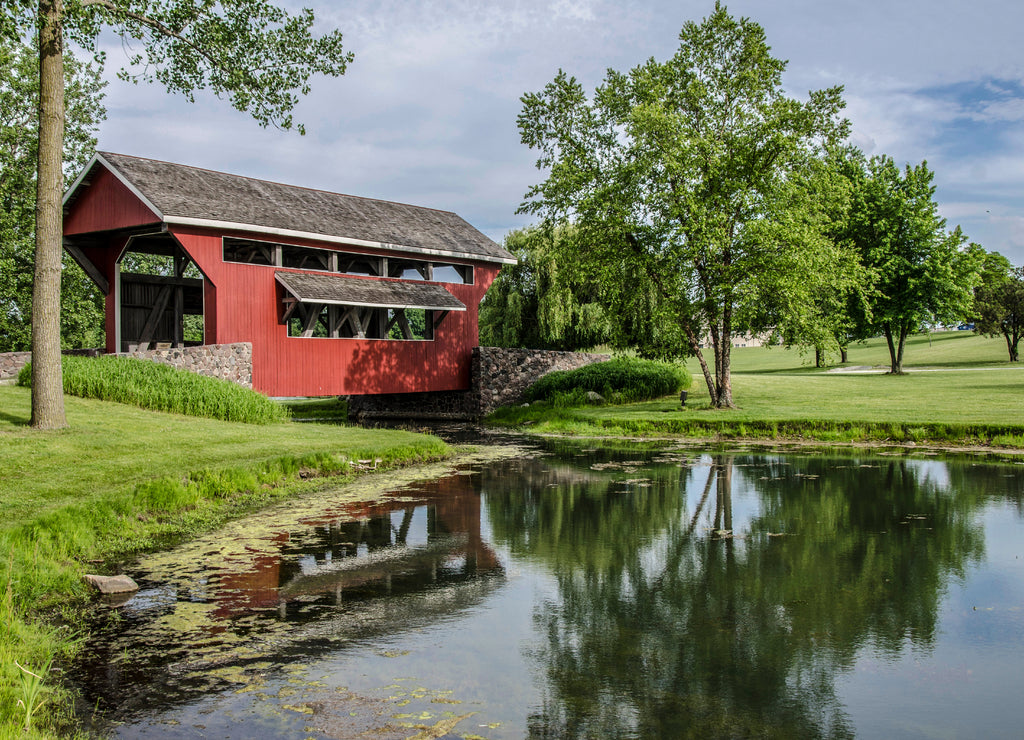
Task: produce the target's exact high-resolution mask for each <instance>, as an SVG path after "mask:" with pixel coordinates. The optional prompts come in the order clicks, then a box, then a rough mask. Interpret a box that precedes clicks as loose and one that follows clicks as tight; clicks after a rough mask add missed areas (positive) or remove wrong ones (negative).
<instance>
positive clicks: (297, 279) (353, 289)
mask: <svg viewBox="0 0 1024 740" xmlns="http://www.w3.org/2000/svg"><path fill="white" fill-rule="evenodd" d="M274 276H275V277H276V278H277V282H279V283H281V285H283V286H284V288H285V290H287V291H288V293H290V294H291V295H292V296H293V297H295V298H297V299H298V300H299V301H301V302H303V303H336V304H340V305H345V306H376V307H379V308H425V309H431V310H438V311H465V310H466V306H465V305H464V304H463V303H462V301H460V300H459V299H458V298H456V297H455V296H453V295H452V294H451V293H449V292H448V291H447V290H445V289H444V288H443V287H441V286H440V285H431V284H429V283H416V282H407V281H404V280H379V279H366V278H357V277H344V276H341V275H323V274H318V273H315V272H283V271H279V272H275V273H274Z"/></svg>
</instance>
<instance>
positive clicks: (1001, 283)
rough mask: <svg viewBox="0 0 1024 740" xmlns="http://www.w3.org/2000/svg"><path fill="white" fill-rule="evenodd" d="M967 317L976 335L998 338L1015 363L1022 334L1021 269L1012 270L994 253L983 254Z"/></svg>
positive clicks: (1023, 291)
mask: <svg viewBox="0 0 1024 740" xmlns="http://www.w3.org/2000/svg"><path fill="white" fill-rule="evenodd" d="M970 316H971V318H972V320H973V321H974V331H976V332H978V333H979V334H987V335H988V336H990V337H994V336H997V335H999V334H1002V335H1003V337H1004V338H1005V339H1006V349H1007V351H1008V352H1009V353H1010V362H1019V361H1020V352H1019V349H1018V347H1019V344H1020V338H1021V335H1022V334H1024V267H1017V268H1014V267H1012V266H1011V265H1010V261H1009V260H1008V259H1006V257H1004V256H1003V255H1001V254H999V253H998V252H990V253H989V254H986V255H985V261H984V263H983V265H982V269H981V284H980V285H978V286H977V287H976V288H975V289H974V308H973V311H972V312H971V314H970Z"/></svg>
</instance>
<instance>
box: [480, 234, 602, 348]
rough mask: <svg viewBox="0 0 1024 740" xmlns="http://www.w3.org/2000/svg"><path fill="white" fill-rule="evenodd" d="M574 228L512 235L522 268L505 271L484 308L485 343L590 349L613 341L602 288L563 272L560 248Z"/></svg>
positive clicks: (511, 246) (510, 243) (510, 246)
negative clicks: (599, 298) (598, 295)
mask: <svg viewBox="0 0 1024 740" xmlns="http://www.w3.org/2000/svg"><path fill="white" fill-rule="evenodd" d="M569 238H572V234H571V229H570V228H569V227H557V228H554V229H546V228H543V227H534V228H528V229H520V230H518V231H513V232H511V233H510V234H509V235H508V236H506V237H505V249H507V250H508V251H509V252H511V253H512V254H514V255H515V256H516V259H517V260H518V262H517V263H516V264H515V265H510V266H508V267H505V268H503V269H502V271H501V272H500V273H499V274H498V277H497V278H496V279H495V281H494V283H493V284H492V285H491V287H490V289H489V290H488V291H487V295H486V296H485V297H484V300H483V302H482V303H481V304H480V342H481V344H484V345H492V346H497V347H531V348H534V349H558V350H580V349H590V348H591V347H594V346H596V345H599V344H603V343H605V342H607V341H608V340H609V333H608V321H607V319H606V318H605V316H604V311H603V310H602V309H601V306H600V305H599V304H598V302H597V299H596V291H597V287H598V286H596V285H594V284H592V283H587V282H583V281H581V280H580V279H579V278H580V277H581V276H580V275H579V274H578V273H576V272H575V271H572V270H566V269H562V266H561V265H560V263H559V261H558V259H557V254H558V251H559V250H558V248H557V246H556V242H561V241H564V240H566V239H569Z"/></svg>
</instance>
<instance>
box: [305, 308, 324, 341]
mask: <svg viewBox="0 0 1024 740" xmlns="http://www.w3.org/2000/svg"><path fill="white" fill-rule="evenodd" d="M305 308H306V311H308V313H307V314H306V316H305V321H304V322H303V324H302V336H304V337H311V336H313V331H314V330H315V329H316V322H317V321H318V320H319V319H320V311H321V310H322V308H323V304H320V303H308V304H305Z"/></svg>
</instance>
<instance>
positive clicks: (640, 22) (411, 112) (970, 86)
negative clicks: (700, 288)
mask: <svg viewBox="0 0 1024 740" xmlns="http://www.w3.org/2000/svg"><path fill="white" fill-rule="evenodd" d="M305 4H310V5H312V6H313V8H314V10H315V11H316V12H317V16H318V19H320V22H321V23H322V24H324V25H325V27H327V26H331V27H338V28H340V29H341V30H342V32H343V33H344V35H345V41H346V46H347V47H348V48H349V49H350V50H352V51H354V52H355V55H356V59H355V62H354V63H353V64H352V65H351V67H350V68H349V72H348V73H347V74H346V75H345V76H343V77H340V78H337V79H319V80H316V81H314V90H313V93H312V94H311V95H310V96H309V97H308V98H306V99H305V100H303V101H302V102H301V104H300V106H299V108H298V110H297V115H296V118H297V119H298V120H301V121H302V122H303V123H305V125H306V128H307V132H308V133H307V135H306V136H304V137H300V136H299V135H298V134H296V133H295V132H284V131H279V130H276V129H261V128H260V127H259V126H258V125H256V124H255V123H253V122H252V121H251V120H250V119H248V118H247V117H246V116H244V115H243V114H240V113H237V112H235V111H233V110H231V108H230V106H229V105H228V104H227V103H226V102H224V101H220V100H217V99H215V98H213V97H212V96H204V95H200V96H198V97H197V102H196V103H195V104H189V103H187V102H186V101H185V100H184V99H182V98H181V97H176V96H170V95H168V94H166V93H165V92H164V91H163V90H162V89H161V88H160V87H158V86H134V85H131V84H128V83H124V82H121V81H119V80H116V79H114V75H115V73H116V71H117V68H118V65H119V64H121V63H122V60H123V58H124V54H123V51H122V49H121V46H120V43H119V42H114V41H111V43H110V44H109V48H108V70H107V73H108V76H109V77H110V79H111V81H110V85H109V87H108V91H107V106H108V114H109V115H108V120H107V121H106V122H105V123H104V125H103V127H102V128H101V130H100V137H99V139H100V141H99V145H100V148H101V149H105V150H109V151H116V152H121V153H124V154H135V155H139V156H146V157H154V158H158V159H165V160H170V161H176V162H182V163H185V164H192V165H196V166H199V167H206V168H210V169H216V170H224V171H228V172H234V173H237V174H243V175H248V176H252V177H259V178H264V179H270V180H276V181H281V182H287V183H292V184H296V185H303V186H307V187H315V188H323V189H325V190H333V191H337V192H344V193H350V194H354V195H363V196H367V197H375V198H383V199H386V200H396V201H402V202H407V203H414V204H418V205H425V206H431V207H435V208H442V209H445V210H452V211H455V212H456V213H458V214H459V215H461V216H463V217H464V218H465V219H467V220H468V221H469V222H470V223H472V224H473V225H474V226H476V227H477V228H479V229H480V230H481V231H483V232H485V233H486V234H488V236H490V237H491V238H492V239H495V240H496V241H500V240H501V239H502V238H503V237H504V235H505V234H506V233H507V232H508V231H509V230H511V229H513V228H517V227H519V226H523V225H525V224H526V223H528V219H527V217H525V216H517V215H516V213H515V212H516V208H517V207H518V206H519V204H520V202H521V201H522V197H523V194H524V193H525V192H526V190H527V189H528V188H529V187H530V185H532V184H534V183H536V182H537V181H538V180H539V178H541V176H542V175H541V173H540V172H539V171H538V170H536V169H535V168H534V166H533V163H534V160H535V154H534V153H533V152H531V151H530V150H529V149H527V148H526V147H525V146H523V145H522V144H521V143H520V142H519V134H518V131H517V129H516V125H515V120H516V115H517V114H518V112H519V109H520V101H519V98H520V96H521V95H523V94H524V93H526V92H534V91H538V90H540V89H541V88H542V87H543V86H544V85H545V84H546V83H547V82H549V81H550V80H551V79H552V78H553V77H554V75H555V73H556V72H557V70H558V69H559V68H562V69H564V70H565V71H566V72H568V73H570V74H572V75H574V76H576V77H577V78H578V79H580V80H581V82H583V84H584V85H585V87H586V88H587V89H589V90H592V89H593V88H594V87H595V86H596V85H597V84H598V83H599V82H600V80H601V78H602V77H603V76H604V73H605V70H606V69H607V68H609V67H611V68H614V69H618V70H623V71H624V70H628V69H630V68H631V67H633V66H635V65H637V64H639V63H641V62H643V61H644V60H645V59H647V58H648V57H652V56H653V57H655V58H656V59H665V58H667V57H669V56H670V55H671V54H672V53H673V52H674V50H675V49H676V47H677V45H678V34H679V30H680V28H681V27H682V25H683V23H684V22H686V21H687V20H695V21H699V20H700V19H701V18H702V17H704V16H706V15H707V14H708V13H710V12H711V11H712V10H713V7H714V3H713V1H712V0H708V1H705V2H691V0H676V1H675V2H642V1H636V2H632V3H621V2H604V1H603V0H555V1H553V2H551V1H547V2H541V1H540V0H536V1H534V0H519V1H518V2H516V1H509V2H501V3H494V2H470V1H469V0H437V1H436V2H415V1H402V2H398V1H396V0H377V1H376V2H371V1H369V0H350V1H348V2H345V3H338V4H335V3H327V2H322V1H321V0H307V1H306V3H305ZM728 8H729V10H730V12H732V13H733V14H734V15H744V16H749V17H751V18H753V19H754V20H756V21H757V22H759V23H760V24H761V25H762V26H763V27H764V28H765V32H766V34H767V38H768V42H769V44H771V46H772V48H773V53H774V54H775V56H777V57H780V58H782V59H786V60H788V62H789V66H788V67H787V71H786V74H785V76H784V78H783V82H784V84H785V86H786V88H787V90H788V91H789V92H790V94H792V95H794V96H797V97H801V98H803V97H805V96H806V94H807V91H808V90H811V89H820V88H824V87H830V86H832V85H837V84H841V85H844V86H845V89H846V93H845V99H846V101H847V111H846V112H847V116H848V117H849V118H850V120H851V122H852V124H853V136H852V138H853V141H854V143H856V144H857V145H858V146H859V147H860V148H861V149H862V150H864V151H865V153H867V154H868V155H872V154H888V155H890V156H892V157H893V158H894V159H895V160H896V161H897V162H898V163H907V162H910V163H913V164H916V163H918V162H920V161H922V160H927V161H928V164H929V166H930V167H931V168H932V169H933V170H934V172H935V182H936V185H937V193H936V199H937V201H938V202H939V205H940V210H941V212H942V214H943V216H945V217H946V219H947V220H948V224H949V226H950V227H952V226H954V225H956V224H960V225H961V226H962V228H963V230H964V232H965V233H966V234H967V236H968V237H969V238H970V239H971V240H972V241H976V242H978V243H980V244H981V245H982V246H984V247H985V248H986V249H988V250H993V251H999V252H1002V253H1003V254H1004V255H1006V256H1007V257H1009V258H1010V259H1011V261H1013V262H1014V264H1017V265H1021V264H1024V126H1022V125H1021V124H1022V122H1024V45H1022V44H1021V42H1020V34H1021V29H1024V4H1021V3H1017V2H1010V1H1009V0H974V1H973V2H970V3H965V2H962V1H958V2H952V1H951V0H928V1H927V2H926V1H924V0H888V1H886V2H881V1H879V0H860V1H859V2H847V1H846V0H816V1H812V0H772V1H771V2H766V1H764V0H762V1H760V2H759V1H757V0H743V1H740V2H732V3H728Z"/></svg>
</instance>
